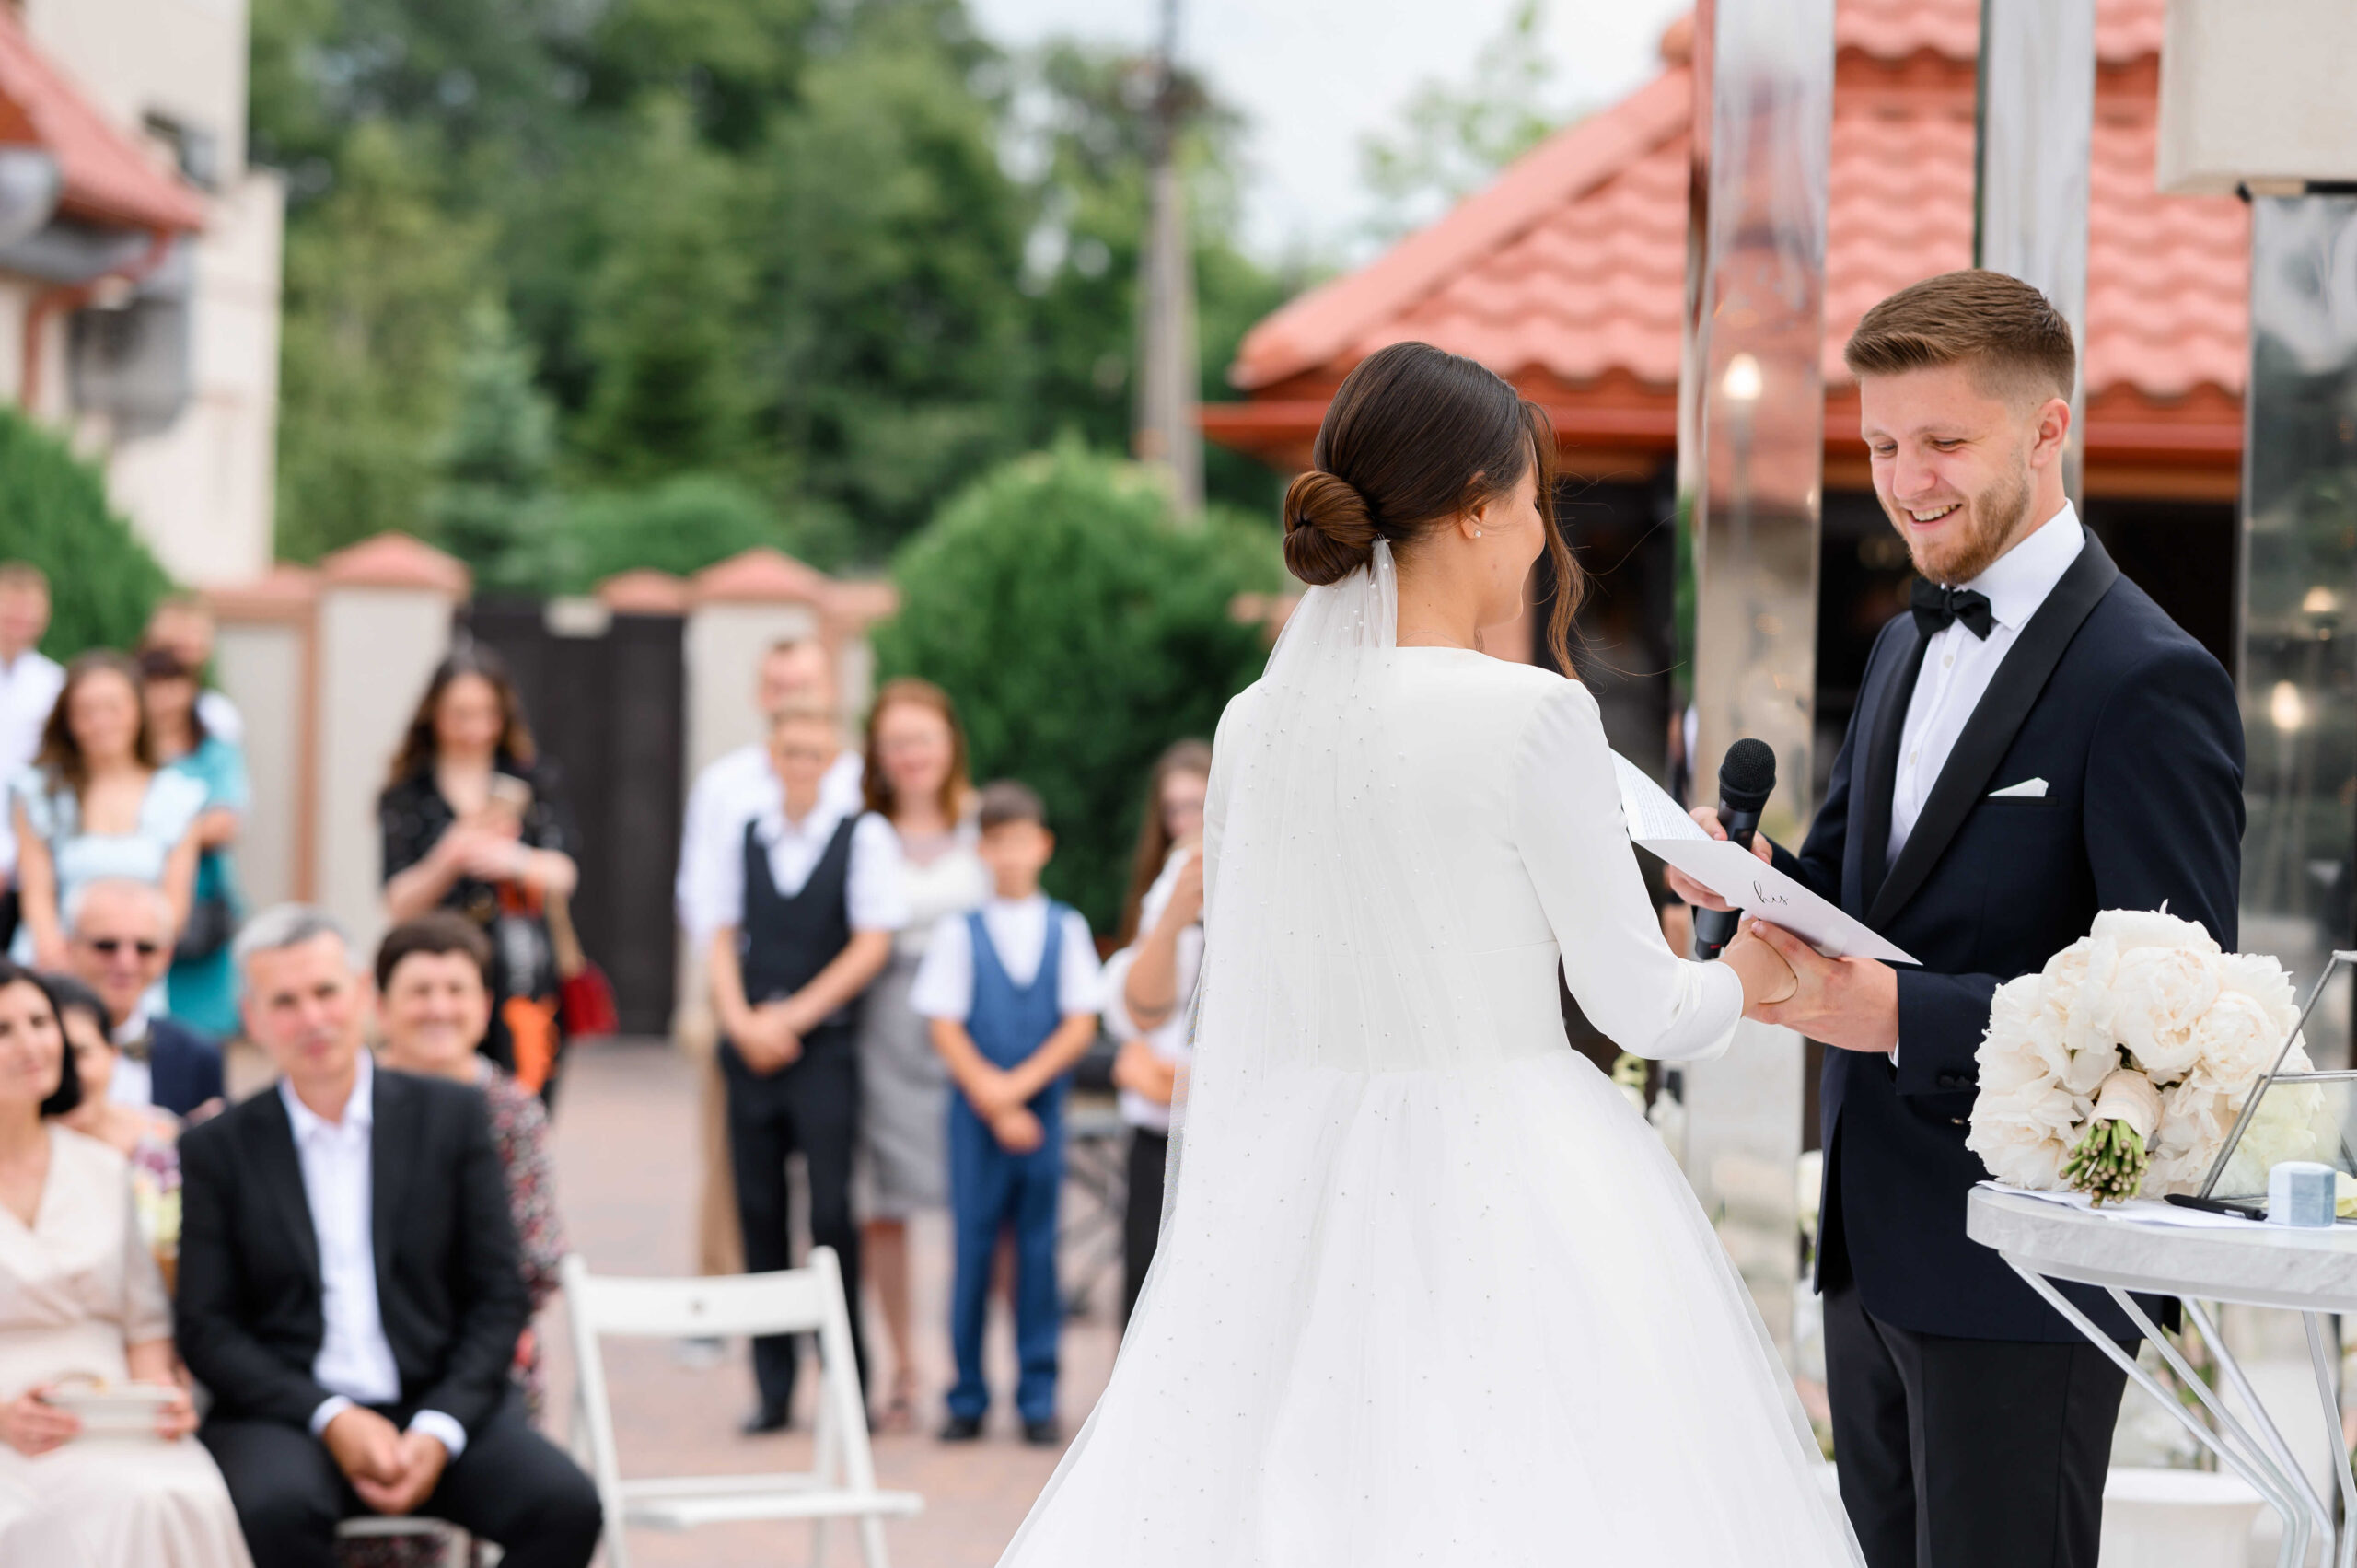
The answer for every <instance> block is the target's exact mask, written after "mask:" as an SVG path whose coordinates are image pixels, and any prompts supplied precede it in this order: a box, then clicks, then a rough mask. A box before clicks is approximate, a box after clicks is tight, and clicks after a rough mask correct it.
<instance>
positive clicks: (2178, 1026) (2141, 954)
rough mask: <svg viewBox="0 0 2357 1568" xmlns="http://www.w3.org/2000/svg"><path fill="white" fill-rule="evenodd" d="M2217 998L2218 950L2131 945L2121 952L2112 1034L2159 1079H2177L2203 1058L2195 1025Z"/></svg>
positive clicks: (2114, 984)
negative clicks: (2127, 949) (2131, 946)
mask: <svg viewBox="0 0 2357 1568" xmlns="http://www.w3.org/2000/svg"><path fill="white" fill-rule="evenodd" d="M2096 918H2097V920H2098V921H2100V920H2101V919H2102V917H2101V916H2097V917H2096ZM2217 999H2218V956H2217V954H2216V952H2215V951H2214V950H2212V951H2210V952H2203V951H2201V950H2200V949H2199V948H2194V947H2137V948H2133V949H2131V950H2129V951H2126V952H2123V953H2121V954H2120V956H2119V970H2118V971H2117V972H2115V973H2114V974H2113V976H2112V982H2111V1030H2110V1033H2111V1038H2112V1039H2113V1040H2117V1041H2118V1042H2119V1044H2120V1045H2122V1046H2124V1047H2125V1048H2127V1050H2128V1051H2130V1053H2131V1054H2132V1055H2133V1056H2134V1057H2135V1058H2136V1063H2137V1065H2139V1066H2141V1067H2142V1068H2143V1069H2144V1071H2145V1072H2147V1073H2150V1074H2152V1075H2153V1077H2154V1081H2156V1082H2159V1083H2164V1084H2172V1083H2175V1082H2177V1080H2178V1079H2179V1078H2182V1077H2184V1076H2185V1074H2188V1073H2189V1072H2191V1071H2192V1070H2193V1067H2194V1064H2195V1063H2198V1062H2200V1059H2201V1050H2200V1043H2199V1041H2198V1040H2197V1039H2196V1038H2195V1031H2196V1030H2197V1029H2198V1028H2199V1027H2200V1023H2201V1017H2202V1015H2203V1014H2205V1013H2207V1012H2208V1011H2209V1010H2210V1006H2211V1005H2212V1003H2214V1002H2216V1001H2217Z"/></svg>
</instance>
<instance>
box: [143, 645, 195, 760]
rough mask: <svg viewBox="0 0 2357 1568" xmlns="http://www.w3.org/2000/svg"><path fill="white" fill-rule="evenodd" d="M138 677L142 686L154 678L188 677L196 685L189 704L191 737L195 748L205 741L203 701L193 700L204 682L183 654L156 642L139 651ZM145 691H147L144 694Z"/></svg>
mask: <svg viewBox="0 0 2357 1568" xmlns="http://www.w3.org/2000/svg"><path fill="white" fill-rule="evenodd" d="M139 680H140V684H141V685H142V686H145V684H147V683H148V682H150V681H155V680H185V681H187V682H188V683H189V684H190V685H191V686H193V687H195V688H196V691H195V693H194V694H193V696H192V698H191V700H190V703H189V705H188V738H189V744H190V747H191V749H194V748H195V747H198V746H202V745H203V744H204V740H205V736H206V733H207V732H206V730H205V727H204V704H203V703H199V702H197V701H195V700H194V698H195V697H197V696H203V693H204V683H203V681H201V680H199V679H197V675H196V671H195V670H193V669H191V668H189V667H188V663H187V661H186V660H184V659H182V658H181V657H180V655H178V654H176V653H174V652H172V650H171V649H169V648H168V647H165V646H164V645H162V644H160V643H159V644H157V645H155V646H153V647H148V648H142V649H141V650H140V651H139ZM143 694H144V693H143Z"/></svg>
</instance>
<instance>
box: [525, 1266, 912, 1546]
mask: <svg viewBox="0 0 2357 1568" xmlns="http://www.w3.org/2000/svg"><path fill="white" fill-rule="evenodd" d="M563 1278H564V1307H565V1317H566V1318H567V1319H568V1321H570V1323H571V1324H572V1327H573V1354H574V1360H575V1363H576V1364H577V1368H576V1374H575V1384H576V1386H577V1388H578V1390H579V1393H578V1398H577V1400H576V1401H575V1415H574V1422H575V1424H574V1446H575V1452H576V1453H578V1452H580V1451H581V1449H583V1448H584V1447H586V1449H587V1451H588V1459H589V1472H590V1474H591V1475H592V1476H593V1477H595V1478H596V1480H597V1482H598V1501H599V1502H600V1503H602V1504H604V1505H605V1510H606V1561H607V1562H608V1563H609V1564H610V1568H630V1548H629V1544H628V1542H627V1541H626V1540H625V1539H624V1538H625V1536H626V1534H627V1533H628V1527H630V1526H633V1525H637V1526H641V1527H645V1528H648V1529H658V1530H690V1529H694V1528H695V1527H698V1526H700V1525H714V1524H724V1523H734V1522H737V1521H740V1520H748V1519H807V1520H809V1521H810V1561H811V1562H812V1563H813V1564H814V1565H815V1564H819V1563H821V1562H824V1561H825V1558H826V1554H827V1537H828V1532H829V1527H830V1525H831V1524H832V1522H833V1521H834V1520H836V1519H842V1518H849V1519H853V1520H856V1521H857V1524H858V1531H859V1546H860V1557H861V1560H862V1561H863V1562H865V1563H866V1565H867V1568H888V1565H887V1561H886V1557H885V1552H884V1520H885V1519H886V1518H887V1517H895V1518H906V1517H908V1516H911V1515H912V1514H915V1513H918V1512H919V1511H921V1510H922V1509H923V1507H924V1499H923V1498H922V1497H920V1496H918V1495H917V1494H916V1493H913V1492H880V1491H878V1490H877V1486H876V1461H875V1457H874V1455H873V1454H872V1453H871V1452H870V1451H869V1449H868V1446H867V1411H866V1407H865V1404H864V1403H863V1402H862V1400H861V1397H860V1392H859V1374H858V1370H857V1366H856V1364H855V1363H854V1362H853V1359H852V1348H851V1313H850V1310H849V1308H848V1307H846V1306H845V1304H844V1301H843V1277H842V1269H841V1268H840V1267H839V1266H838V1265H837V1264H836V1262H835V1253H834V1249H832V1248H830V1247H815V1248H812V1249H811V1250H810V1260H809V1262H808V1264H807V1265H806V1266H805V1267H803V1268H799V1269H787V1270H782V1271H780V1272H775V1273H767V1274H737V1275H733V1276H728V1275H723V1276H715V1277H712V1278H705V1279H679V1280H662V1279H632V1278H626V1277H623V1276H621V1275H599V1274H592V1273H591V1272H589V1266H588V1264H586V1263H585V1262H584V1261H582V1260H581V1258H580V1256H579V1255H578V1254H574V1255H571V1256H568V1257H567V1258H566V1259H565V1260H564V1267H563ZM814 1330H815V1331H816V1332H817V1333H818V1336H819V1418H818V1422H817V1425H816V1444H815V1446H816V1449H817V1453H816V1456H815V1463H814V1464H813V1466H812V1468H811V1469H808V1470H798V1471H788V1472H784V1473H772V1474H769V1475H733V1476H675V1477H667V1478H662V1479H656V1480H640V1481H624V1480H623V1479H622V1474H621V1463H620V1460H619V1459H618V1458H617V1456H616V1454H615V1448H614V1415H613V1408H612V1406H611V1405H610V1403H609V1402H608V1400H607V1397H606V1366H605V1357H604V1352H603V1350H602V1348H601V1346H600V1345H599V1343H598V1342H599V1341H600V1340H601V1339H608V1338H614V1337H626V1338H638V1339H679V1338H682V1337H687V1336H718V1335H733V1334H800V1333H809V1332H812V1331H814Z"/></svg>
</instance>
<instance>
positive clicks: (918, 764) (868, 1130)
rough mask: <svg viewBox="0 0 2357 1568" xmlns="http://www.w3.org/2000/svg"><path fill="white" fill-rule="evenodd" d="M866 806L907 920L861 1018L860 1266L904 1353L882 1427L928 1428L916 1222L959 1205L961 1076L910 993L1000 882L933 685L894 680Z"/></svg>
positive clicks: (874, 731)
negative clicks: (958, 924) (945, 1061)
mask: <svg viewBox="0 0 2357 1568" xmlns="http://www.w3.org/2000/svg"><path fill="white" fill-rule="evenodd" d="M865 787H866V794H867V809H869V810H870V811H873V812H875V813H877V815H878V816H880V817H882V818H883V819H885V820H886V821H888V822H889V823H891V825H892V831H893V832H894V834H895V835H896V836H897V837H898V838H899V839H900V891H901V901H902V902H903V904H904V905H905V906H906V909H907V914H908V923H907V924H906V925H904V926H902V927H901V928H900V936H899V937H898V938H897V939H896V940H895V941H894V943H893V944H892V960H891V962H890V963H889V964H888V965H887V966H885V970H884V972H883V973H882V974H880V975H878V976H877V978H876V982H875V983H874V984H873V985H871V986H870V987H868V991H867V1000H866V1002H865V1005H864V1007H863V1010H862V1013H861V1016H860V1031H859V1070H860V1149H861V1152H862V1155H863V1156H864V1159H865V1169H866V1175H867V1182H866V1196H867V1223H866V1225H865V1226H864V1227H863V1229H862V1231H861V1246H862V1248H863V1249H864V1255H863V1256H862V1258H861V1260H860V1265H861V1268H862V1269H863V1270H864V1271H865V1273H866V1275H867V1279H868V1283H869V1285H870V1286H871V1287H872V1288H873V1290H874V1292H875V1295H876V1305H877V1309H878V1311H879V1313H880V1315H881V1316H882V1318H883V1319H884V1330H885V1333H886V1335H887V1336H888V1338H889V1339H890V1341H891V1343H892V1387H891V1392H890V1395H889V1396H888V1399H887V1400H886V1401H885V1405H884V1410H883V1412H882V1414H881V1416H880V1417H879V1418H878V1422H877V1429H878V1430H879V1431H885V1432H906V1431H909V1430H911V1428H913V1427H914V1425H915V1424H916V1410H915V1400H916V1391H917V1381H916V1364H915V1346H914V1342H913V1340H912V1338H911V1333H910V1314H909V1219H910V1216H911V1214H915V1213H916V1212H917V1211H919V1210H921V1209H937V1208H940V1207H941V1206H943V1205H944V1204H945V1203H946V1202H948V1201H949V1200H948V1190H949V1178H948V1158H949V1156H948V1148H947V1144H946V1142H945V1138H946V1127H947V1118H948V1114H949V1073H948V1070H947V1069H946V1067H944V1066H943V1065H942V1063H941V1058H940V1056H939V1055H938V1054H937V1053H936V1052H935V1051H934V1049H933V1033H932V1026H931V1024H930V1023H929V1022H928V1021H927V1020H926V1019H924V1018H923V1017H920V1016H918V1015H917V1012H916V1010H915V1009H914V1008H913V1007H911V1005H909V987H910V986H911V984H912V983H913V982H914V981H915V980H916V973H917V966H918V964H919V963H920V962H922V961H923V958H924V949H925V944H926V943H927V942H928V941H929V940H930V939H931V938H932V935H933V928H934V926H935V924H936V923H939V922H940V920H941V919H942V918H943V917H944V916H946V915H952V914H962V913H964V912H966V911H968V910H972V909H979V908H981V904H982V900H984V899H986V898H988V897H989V896H990V873H989V872H988V871H986V870H985V869H983V866H982V862H981V857H980V856H979V855H977V854H975V853H974V845H975V841H976V840H977V838H978V837H979V836H980V834H979V830H978V829H977V828H976V827H975V824H974V821H973V806H972V799H971V796H972V795H973V786H972V784H970V782H969V781H968V778H967V772H966V734H965V731H964V730H963V729H961V728H960V727H959V726H958V714H957V710H956V709H955V708H954V707H953V706H952V705H951V703H950V701H949V694H948V693H947V692H946V691H942V690H941V688H939V687H938V686H935V685H934V684H932V683H931V682H930V681H924V680H895V681H891V682H889V683H888V684H887V685H886V686H885V688H884V689H883V690H882V691H878V692H877V694H876V703H875V705H874V706H873V707H871V708H870V709H869V710H868V714H867V764H866V774H865Z"/></svg>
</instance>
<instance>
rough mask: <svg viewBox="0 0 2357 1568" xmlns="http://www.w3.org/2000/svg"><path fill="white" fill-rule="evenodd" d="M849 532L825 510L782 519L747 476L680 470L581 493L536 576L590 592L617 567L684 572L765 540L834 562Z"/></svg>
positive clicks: (813, 559) (820, 562)
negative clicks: (635, 484) (637, 486)
mask: <svg viewBox="0 0 2357 1568" xmlns="http://www.w3.org/2000/svg"><path fill="white" fill-rule="evenodd" d="M848 531H849V530H848V528H847V527H846V526H845V525H844V523H843V521H842V518H840V517H835V516H832V515H830V514H829V513H827V512H826V511H824V510H823V509H821V508H817V507H806V508H802V509H800V510H798V511H797V512H796V513H795V515H794V516H793V517H790V518H789V517H781V516H780V515H779V513H778V511H777V509H776V508H775V507H774V506H772V505H770V503H769V501H768V500H767V499H766V498H765V497H764V496H763V495H762V494H761V493H760V492H759V491H757V490H755V489H753V488H752V487H751V486H750V485H749V484H747V483H746V482H744V481H743V480H740V479H736V478H732V477H730V476H728V475H726V474H710V473H689V474H679V475H676V476H674V477H672V478H670V479H667V480H665V481H663V482H660V483H659V484H655V485H652V486H649V487H648V488H646V489H644V490H636V491H593V492H590V493H587V494H582V495H578V496H576V497H575V498H574V499H573V500H572V501H571V503H570V504H569V505H567V506H566V507H565V509H564V514H563V518H562V520H561V521H560V523H559V525H558V526H557V528H555V529H554V530H553V531H552V534H551V535H550V536H549V538H548V540H547V541H546V542H545V544H544V546H543V548H544V550H545V551H546V552H547V553H546V555H545V556H544V558H543V563H542V564H541V566H540V570H539V571H538V573H537V574H536V575H537V576H538V578H539V580H540V581H542V582H545V583H548V584H552V585H555V586H560V587H566V588H569V589H571V590H573V591H575V592H586V591H587V590H588V589H590V588H592V587H596V586H597V585H598V583H599V582H602V581H603V580H604V579H606V578H608V577H610V576H612V575H614V574H616V573H618V572H627V571H630V570H632V569H633V568H636V567H652V568H654V569H655V570H656V571H658V572H669V573H671V574H672V575H676V576H682V577H684V576H687V575H690V574H691V573H695V572H701V571H702V570H703V569H704V568H705V567H706V566H710V565H712V564H713V563H715V562H720V561H726V559H728V557H730V556H732V555H735V554H737V553H739V552H743V551H747V550H751V549H754V548H756V547H758V546H763V545H766V546H768V547H769V548H771V549H773V550H782V551H784V552H786V553H787V554H789V555H792V556H795V557H797V558H798V559H800V560H803V561H806V562H808V563H810V564H812V565H815V566H830V565H834V564H837V563H840V562H841V561H842V558H843V555H844V554H845V552H846V550H847V547H848V539H847V537H846V536H847V534H848Z"/></svg>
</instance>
